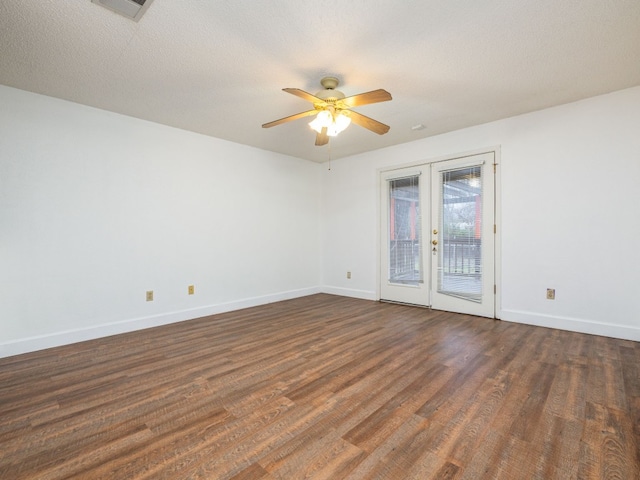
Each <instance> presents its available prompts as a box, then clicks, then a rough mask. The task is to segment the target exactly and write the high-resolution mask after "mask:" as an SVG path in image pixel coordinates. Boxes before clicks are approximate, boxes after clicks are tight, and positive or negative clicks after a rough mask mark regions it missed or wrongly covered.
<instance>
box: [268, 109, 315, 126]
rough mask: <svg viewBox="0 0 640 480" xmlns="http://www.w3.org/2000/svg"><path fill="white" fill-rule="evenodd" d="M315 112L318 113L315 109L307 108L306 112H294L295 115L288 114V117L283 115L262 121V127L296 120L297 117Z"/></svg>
mask: <svg viewBox="0 0 640 480" xmlns="http://www.w3.org/2000/svg"><path fill="white" fill-rule="evenodd" d="M316 113H318V111H317V110H307V111H306V112H301V113H296V114H295V115H289V116H288V117H284V118H281V119H279V120H274V121H273V122H269V123H264V124H263V125H262V128H270V127H275V126H276V125H280V124H281V123H286V122H290V121H292V120H297V119H299V118H304V117H308V116H310V115H315V114H316Z"/></svg>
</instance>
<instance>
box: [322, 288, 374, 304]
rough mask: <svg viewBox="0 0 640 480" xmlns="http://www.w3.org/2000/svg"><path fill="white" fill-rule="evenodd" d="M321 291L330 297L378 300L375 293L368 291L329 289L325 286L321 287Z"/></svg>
mask: <svg viewBox="0 0 640 480" xmlns="http://www.w3.org/2000/svg"><path fill="white" fill-rule="evenodd" d="M321 291H322V293H330V294H331V295H340V296H342V297H353V298H360V299H362V300H378V298H377V296H376V292H371V291H369V290H356V289H353V288H341V287H330V286H327V285H325V286H323V287H322V289H321Z"/></svg>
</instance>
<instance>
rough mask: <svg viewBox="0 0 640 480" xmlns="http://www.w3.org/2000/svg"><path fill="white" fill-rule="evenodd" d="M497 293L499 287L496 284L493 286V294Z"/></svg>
mask: <svg viewBox="0 0 640 480" xmlns="http://www.w3.org/2000/svg"><path fill="white" fill-rule="evenodd" d="M496 293H498V287H496V286H495V285H494V286H493V294H494V295H495V294H496Z"/></svg>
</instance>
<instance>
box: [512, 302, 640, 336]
mask: <svg viewBox="0 0 640 480" xmlns="http://www.w3.org/2000/svg"><path fill="white" fill-rule="evenodd" d="M500 319H501V320H505V321H507V322H515V323H525V324H527V325H536V326H539V327H548V328H557V329H559V330H568V331H570V332H579V333H588V334H591V335H601V336H603V337H612V338H621V339H623V340H634V341H636V342H638V341H640V327H635V326H632V325H619V324H611V323H602V322H594V321H591V320H583V319H580V318H571V317H558V316H553V315H543V314H539V313H531V312H524V311H519V310H501V311H500Z"/></svg>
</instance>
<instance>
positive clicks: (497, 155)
mask: <svg viewBox="0 0 640 480" xmlns="http://www.w3.org/2000/svg"><path fill="white" fill-rule="evenodd" d="M483 153H493V154H494V165H495V167H494V171H495V175H494V185H493V188H494V224H495V229H496V230H495V232H496V233H495V236H494V283H495V285H496V287H495V294H494V302H495V306H494V316H495V318H497V319H500V318H501V317H502V255H501V250H502V228H501V212H502V202H501V198H502V197H501V186H502V184H501V180H500V179H501V175H500V169H501V163H502V158H501V151H500V146H499V145H498V146H492V147H486V148H480V149H476V150H470V151H466V152H461V153H458V154H451V155H443V156H440V157H435V158H430V159H424V160H418V161H415V162H408V163H403V164H399V165H394V166H392V167H385V168H379V169H378V170H377V182H376V184H377V187H376V188H377V195H376V197H377V199H378V201H377V209H376V210H377V219H376V222H377V232H378V235H377V249H376V250H377V251H376V253H377V255H376V265H377V268H376V277H377V278H376V299H377V300H380V299H381V294H380V287H381V274H380V272H381V258H382V255H381V249H382V248H386V246H385V242H386V239H384V238H383V234H382V232H383V226H382V221H381V219H382V208H383V206H382V205H381V199H382V190H381V188H382V185H383V182H382V179H383V178H384V176H388V175H389V174H391V173H392V172H393V171H394V170H399V169H406V168H410V167H414V168H416V169H419V168H420V167H421V166H423V167H424V166H425V165H426V166H427V167H430V166H431V164H432V163H436V162H444V161H448V160H456V159H460V158H464V157H469V156H475V155H479V154H483Z"/></svg>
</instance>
